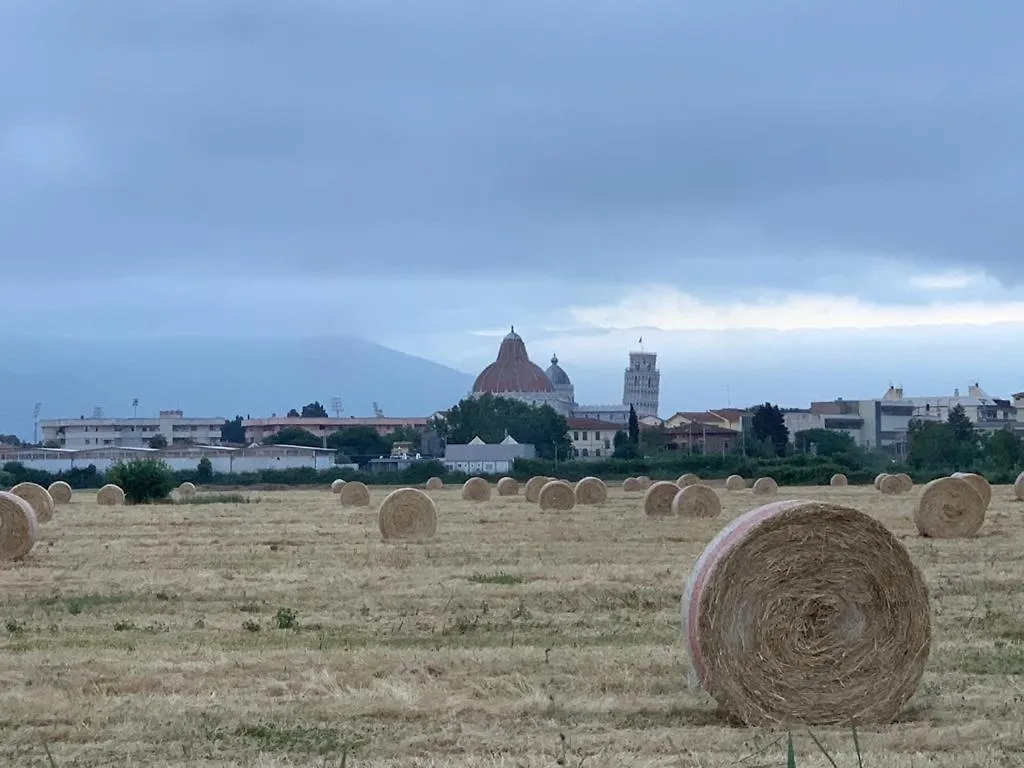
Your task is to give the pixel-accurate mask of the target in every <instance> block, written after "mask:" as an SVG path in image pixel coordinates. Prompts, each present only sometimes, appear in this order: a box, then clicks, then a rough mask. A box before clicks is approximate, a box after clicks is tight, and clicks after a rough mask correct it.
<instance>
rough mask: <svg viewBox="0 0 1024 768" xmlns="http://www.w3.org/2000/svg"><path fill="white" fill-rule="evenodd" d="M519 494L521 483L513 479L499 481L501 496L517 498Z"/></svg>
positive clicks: (507, 478) (506, 478) (499, 493)
mask: <svg viewBox="0 0 1024 768" xmlns="http://www.w3.org/2000/svg"><path fill="white" fill-rule="evenodd" d="M518 494H519V483H517V482H516V481H515V480H514V479H513V478H511V477H503V478H501V480H499V481H498V495H499V496H517V495H518Z"/></svg>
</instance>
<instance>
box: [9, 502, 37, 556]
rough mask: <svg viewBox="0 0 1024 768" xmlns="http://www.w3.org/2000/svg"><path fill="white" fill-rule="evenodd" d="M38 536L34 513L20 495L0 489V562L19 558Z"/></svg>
mask: <svg viewBox="0 0 1024 768" xmlns="http://www.w3.org/2000/svg"><path fill="white" fill-rule="evenodd" d="M38 536H39V527H38V523H37V521H36V513H35V511H34V510H33V509H32V505H31V504H29V503H28V502H27V501H26V500H25V499H24V498H22V497H21V496H16V495H15V494H13V493H7V492H6V491H0V562H8V561H11V560H20V559H21V558H23V557H24V556H25V555H27V554H28V553H29V551H31V549H32V547H34V546H35V543H36V539H37V538H38Z"/></svg>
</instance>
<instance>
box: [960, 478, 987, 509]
mask: <svg viewBox="0 0 1024 768" xmlns="http://www.w3.org/2000/svg"><path fill="white" fill-rule="evenodd" d="M952 477H959V478H960V479H962V480H966V481H967V482H968V483H969V484H970V486H971V488H973V489H974V490H975V491H976V492H977V494H978V495H979V496H981V500H982V501H983V502H984V504H985V509H988V507H989V504H991V503H992V486H991V485H989V484H988V480H986V479H985V478H984V477H982V476H981V475H978V474H975V473H974V472H954V473H953V474H952Z"/></svg>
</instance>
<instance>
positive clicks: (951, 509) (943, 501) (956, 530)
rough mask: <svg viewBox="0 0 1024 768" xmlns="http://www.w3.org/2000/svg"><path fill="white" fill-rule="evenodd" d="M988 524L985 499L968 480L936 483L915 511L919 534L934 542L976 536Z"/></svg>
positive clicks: (944, 479) (947, 479) (927, 489)
mask: <svg viewBox="0 0 1024 768" xmlns="http://www.w3.org/2000/svg"><path fill="white" fill-rule="evenodd" d="M984 522H985V500H984V499H983V498H981V496H979V495H978V492H977V491H976V490H974V486H972V485H971V484H970V483H969V482H968V481H967V479H966V478H964V477H940V478H937V479H935V480H932V481H931V482H930V483H928V484H927V485H925V487H924V490H923V491H921V498H919V499H918V500H917V508H916V509H915V510H914V523H915V524H916V525H917V530H918V533H920V534H921V535H922V536H927V537H928V538H931V539H958V538H965V537H968V536H973V535H974V534H976V533H977V532H978V529H979V528H981V524H982V523H984Z"/></svg>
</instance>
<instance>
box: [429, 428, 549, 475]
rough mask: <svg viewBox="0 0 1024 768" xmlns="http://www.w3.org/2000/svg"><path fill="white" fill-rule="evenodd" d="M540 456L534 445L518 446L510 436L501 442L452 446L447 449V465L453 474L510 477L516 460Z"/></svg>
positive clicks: (451, 444)
mask: <svg viewBox="0 0 1024 768" xmlns="http://www.w3.org/2000/svg"><path fill="white" fill-rule="evenodd" d="M536 456H537V452H536V449H535V448H534V446H532V445H526V444H523V443H517V442H516V441H515V440H514V439H513V438H512V437H506V438H505V439H504V440H502V441H501V442H500V443H496V444H495V443H485V442H484V441H483V440H481V439H480V438H479V437H474V438H473V439H472V440H470V441H469V442H468V443H466V444H465V445H457V444H453V443H449V444H448V445H447V446H445V449H444V459H443V462H444V466H445V469H447V470H448V471H449V472H465V473H466V474H467V475H473V474H477V473H480V474H485V475H506V474H508V473H509V472H511V471H512V465H513V464H514V463H515V460H516V459H532V458H535V457H536Z"/></svg>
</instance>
